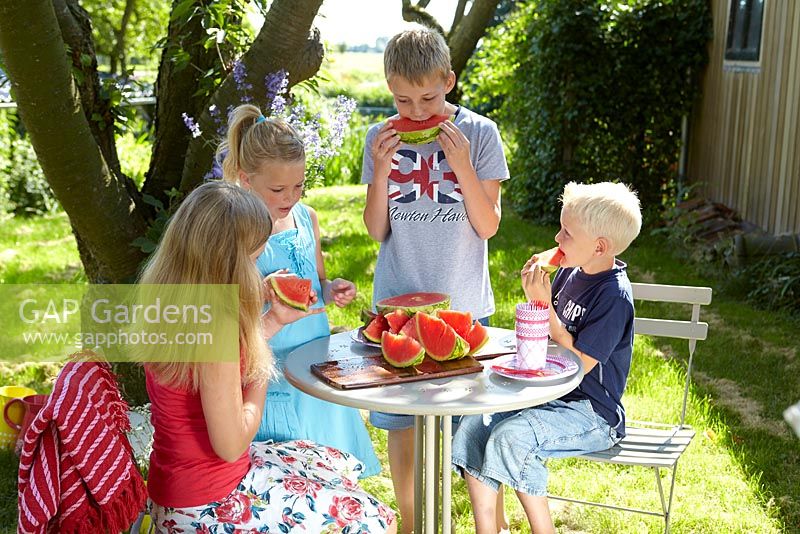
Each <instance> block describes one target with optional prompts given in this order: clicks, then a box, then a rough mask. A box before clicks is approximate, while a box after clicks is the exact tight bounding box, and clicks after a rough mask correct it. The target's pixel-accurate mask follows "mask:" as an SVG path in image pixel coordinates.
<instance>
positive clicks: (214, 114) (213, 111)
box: [208, 104, 225, 135]
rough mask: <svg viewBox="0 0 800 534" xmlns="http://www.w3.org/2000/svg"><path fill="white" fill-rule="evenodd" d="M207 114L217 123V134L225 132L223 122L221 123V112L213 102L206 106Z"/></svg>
mask: <svg viewBox="0 0 800 534" xmlns="http://www.w3.org/2000/svg"><path fill="white" fill-rule="evenodd" d="M208 114H209V115H211V120H213V121H214V124H216V125H217V135H223V134H224V133H225V124H223V123H222V114H221V113H220V111H219V108H218V107H217V106H216V105H215V104H212V105H211V106H209V108H208Z"/></svg>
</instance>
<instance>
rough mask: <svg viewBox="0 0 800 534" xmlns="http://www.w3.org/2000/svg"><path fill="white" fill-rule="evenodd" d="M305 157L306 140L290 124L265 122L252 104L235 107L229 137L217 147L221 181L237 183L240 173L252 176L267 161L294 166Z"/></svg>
mask: <svg viewBox="0 0 800 534" xmlns="http://www.w3.org/2000/svg"><path fill="white" fill-rule="evenodd" d="M305 157H306V152H305V148H304V147H303V140H302V139H301V138H300V136H299V135H298V133H297V131H296V130H295V129H294V128H292V126H291V125H290V124H288V123H287V122H285V121H283V120H280V119H272V118H265V117H264V116H263V115H262V114H261V110H260V109H258V107H256V106H254V105H252V104H242V105H241V106H238V107H236V108H235V109H234V110H233V111H232V112H231V114H230V116H229V118H228V133H227V135H226V137H225V140H224V141H223V142H222V143H220V145H219V147H217V153H216V158H217V161H221V162H222V177H223V179H225V180H226V181H229V182H233V183H238V181H239V171H240V170H242V171H244V172H245V173H247V174H253V173H255V172H257V171H258V169H259V167H260V166H261V165H262V164H263V163H264V162H265V161H280V162H284V163H294V162H297V161H304V160H305Z"/></svg>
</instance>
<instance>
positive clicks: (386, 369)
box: [311, 353, 483, 389]
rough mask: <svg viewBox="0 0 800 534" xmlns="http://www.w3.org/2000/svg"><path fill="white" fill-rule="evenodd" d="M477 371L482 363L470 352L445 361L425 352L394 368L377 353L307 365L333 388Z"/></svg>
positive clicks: (442, 376)
mask: <svg viewBox="0 0 800 534" xmlns="http://www.w3.org/2000/svg"><path fill="white" fill-rule="evenodd" d="M481 371H483V366H482V365H481V364H480V363H478V361H477V360H476V359H475V358H473V357H472V356H467V357H465V358H461V359H458V360H452V361H447V362H437V361H436V360H432V359H431V358H429V357H427V356H426V357H425V359H424V360H423V361H422V363H420V364H419V365H416V366H414V367H403V368H398V367H394V366H392V365H390V364H389V363H388V362H387V361H386V360H384V359H383V356H381V355H380V353H378V354H374V355H372V354H370V355H367V356H361V357H354V358H346V359H342V360H331V361H327V362H322V363H315V364H313V365H312V366H311V372H312V373H313V374H314V375H316V376H317V377H319V378H320V379H321V380H322V381H324V382H325V383H326V384H328V385H330V386H332V387H335V388H337V389H358V388H368V387H374V386H390V385H392V384H401V383H403V382H416V381H418V380H429V379H432V378H445V377H448V376H457V375H465V374H469V373H480V372H481Z"/></svg>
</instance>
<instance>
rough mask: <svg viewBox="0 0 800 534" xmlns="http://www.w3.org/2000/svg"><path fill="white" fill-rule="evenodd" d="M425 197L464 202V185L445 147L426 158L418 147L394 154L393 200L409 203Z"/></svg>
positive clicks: (391, 190)
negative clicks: (452, 168)
mask: <svg viewBox="0 0 800 534" xmlns="http://www.w3.org/2000/svg"><path fill="white" fill-rule="evenodd" d="M409 184H410V185H411V187H410V188H409ZM423 196H428V197H429V198H430V199H431V200H433V201H434V202H436V203H439V204H457V203H459V202H464V197H463V196H462V194H461V186H460V185H459V183H458V180H457V179H456V174H455V173H454V172H453V171H451V170H450V167H449V165H447V159H446V158H445V155H444V151H443V150H439V151H437V152H434V153H433V154H431V155H430V156H429V157H428V158H427V159H425V158H424V157H423V156H422V154H420V153H419V152H416V151H415V150H411V149H408V148H402V149H400V150H398V151H397V152H396V153H395V155H394V156H393V157H392V170H391V172H390V173H389V199H390V200H394V201H395V202H399V203H401V204H408V203H410V202H415V201H416V200H418V199H420V198H422V197H423Z"/></svg>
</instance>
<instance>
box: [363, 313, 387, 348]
mask: <svg viewBox="0 0 800 534" xmlns="http://www.w3.org/2000/svg"><path fill="white" fill-rule="evenodd" d="M388 330H389V323H388V322H386V318H385V317H384V316H383V315H376V316H375V318H374V319H373V320H372V322H371V323H369V324H368V325H367V326H366V327H364V331H363V332H361V333H362V334H363V335H364V337H365V338H367V339H369V340H370V341H372V342H373V343H380V342H381V334H383V333H384V332H386V331H388Z"/></svg>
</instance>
